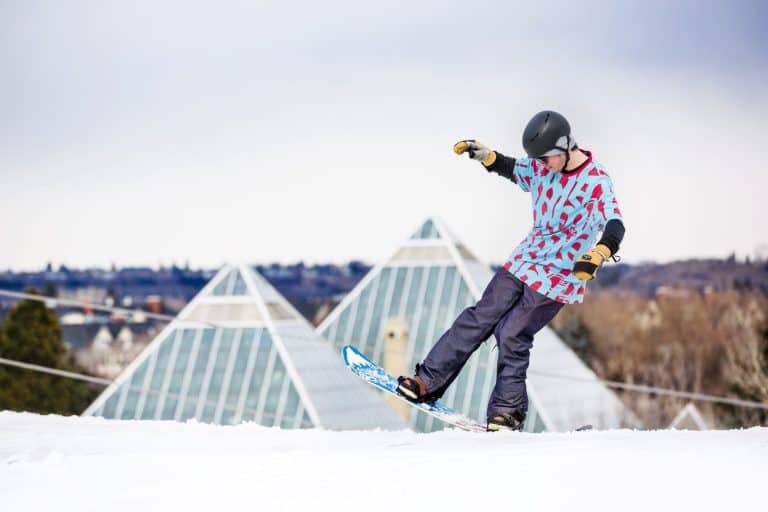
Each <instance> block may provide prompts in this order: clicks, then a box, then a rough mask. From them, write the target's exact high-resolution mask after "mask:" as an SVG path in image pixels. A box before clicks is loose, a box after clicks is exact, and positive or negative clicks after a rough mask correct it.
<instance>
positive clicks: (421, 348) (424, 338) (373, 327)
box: [317, 217, 636, 431]
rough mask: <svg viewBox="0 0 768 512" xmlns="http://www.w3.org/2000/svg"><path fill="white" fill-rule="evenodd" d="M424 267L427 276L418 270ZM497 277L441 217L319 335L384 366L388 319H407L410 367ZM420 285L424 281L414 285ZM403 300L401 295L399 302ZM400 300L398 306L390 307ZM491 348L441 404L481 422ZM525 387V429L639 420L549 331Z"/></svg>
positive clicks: (381, 268) (374, 274)
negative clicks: (526, 400) (361, 352)
mask: <svg viewBox="0 0 768 512" xmlns="http://www.w3.org/2000/svg"><path fill="white" fill-rule="evenodd" d="M419 268H421V269H422V270H421V271H418V270H416V269H419ZM451 269H455V271H452V270H451ZM417 273H418V277H415V276H416V274H417ZM449 274H450V278H448V277H446V276H448V275H449ZM492 276H493V272H492V270H491V268H490V266H488V265H487V264H485V263H483V262H481V261H480V260H479V259H478V258H477V257H475V256H474V255H473V254H472V253H471V252H470V251H469V250H468V249H467V248H466V247H465V246H464V245H463V244H462V243H461V242H460V241H459V240H458V239H457V238H456V237H455V236H454V235H453V234H452V233H451V232H450V231H449V230H448V228H447V227H446V226H445V224H444V223H443V222H442V221H441V220H440V219H439V218H436V217H429V218H427V219H426V220H425V221H423V222H422V223H421V224H420V227H419V228H418V229H416V231H415V232H414V233H413V235H411V237H410V238H408V239H407V240H406V241H405V242H404V243H402V244H401V245H399V246H398V247H397V248H396V249H395V251H394V252H393V254H392V256H390V257H389V258H388V259H387V260H385V261H383V262H381V263H379V264H378V265H376V266H375V267H374V268H373V269H372V270H371V271H370V272H369V273H368V274H367V275H366V276H365V277H364V278H363V279H362V280H361V282H360V283H359V284H358V285H357V286H356V287H355V288H354V289H353V290H352V291H351V292H350V293H349V294H348V295H347V296H346V297H345V298H344V299H343V300H342V302H341V303H340V304H339V305H338V306H337V307H336V308H335V309H334V310H333V311H332V312H331V314H330V315H329V316H328V317H327V318H326V319H324V321H323V322H322V323H321V324H320V325H319V326H318V327H317V332H318V333H319V334H321V335H322V336H323V337H324V338H325V339H327V340H328V342H329V343H331V344H332V345H333V346H334V347H340V346H342V345H345V344H351V345H355V346H357V347H358V348H359V349H360V350H361V351H363V352H364V353H365V354H366V355H367V356H368V357H370V358H371V359H372V360H374V361H380V360H381V355H382V345H383V343H384V335H383V332H381V329H382V328H383V322H384V318H385V317H392V316H400V317H405V318H407V320H408V326H409V332H411V333H412V334H413V336H412V337H411V339H410V340H409V348H408V356H407V357H408V364H409V365H410V367H411V368H412V367H413V366H414V365H415V363H417V362H419V361H420V360H421V359H422V358H423V357H424V356H425V355H426V353H427V351H428V350H429V349H430V348H431V347H432V345H433V344H434V343H435V342H436V341H437V339H438V337H439V336H440V335H441V334H442V333H443V332H444V331H445V329H447V328H448V327H449V326H450V324H451V323H452V322H453V320H454V319H455V317H456V316H457V315H458V314H459V313H460V312H461V310H462V309H464V308H465V307H467V306H470V305H472V304H474V303H475V302H476V301H477V300H479V299H480V296H481V294H482V292H483V290H484V289H485V286H486V285H487V283H488V282H489V281H490V279H491V277H492ZM415 281H419V284H418V285H416V286H414V282H415ZM448 281H450V282H448ZM462 282H463V285H462V284H461V283H462ZM462 292H463V293H462ZM398 295H401V297H400V298H399V299H395V297H396V296H398ZM395 300H398V303H397V307H393V303H394V301H395ZM446 303H447V304H446ZM411 306H414V307H411ZM425 310H428V314H425V313H424V312H425ZM424 326H426V328H425V327H424ZM494 349H495V340H493V339H491V341H490V342H486V343H484V344H483V345H482V346H481V347H480V348H479V349H478V350H477V351H476V352H475V353H474V354H473V355H472V357H471V358H470V359H469V361H468V362H467V364H466V366H465V367H464V369H463V370H462V373H461V374H460V375H459V376H458V377H457V379H456V381H455V382H454V384H452V386H451V388H449V390H448V392H447V393H446V395H445V396H444V397H443V399H442V400H441V401H442V402H444V403H446V404H447V405H449V406H451V407H453V408H455V409H457V410H459V411H461V412H462V413H464V414H466V415H468V416H470V417H473V418H475V419H478V420H479V421H484V420H485V407H486V404H487V399H488V396H489V395H490V391H491V389H492V387H493V384H494V382H495V372H496V351H495V350H494ZM527 385H528V394H529V414H528V418H527V421H526V427H525V429H526V430H527V431H544V430H547V431H567V430H571V429H573V428H576V427H578V426H580V425H582V424H585V423H590V424H592V425H594V426H596V427H599V428H614V427H619V426H623V425H625V424H634V422H635V421H636V419H635V418H634V416H633V415H632V414H631V413H630V412H629V411H628V410H627V409H626V408H625V407H624V406H623V404H622V403H621V401H620V400H619V399H618V398H617V397H616V396H615V395H614V393H613V392H611V391H610V390H609V389H608V388H606V387H605V386H604V385H603V384H602V383H601V382H600V381H599V379H598V378H597V376H596V375H595V374H594V372H592V371H591V370H590V369H589V368H588V367H587V366H586V365H584V364H583V363H582V362H581V361H580V360H579V359H578V357H577V356H576V355H575V354H574V353H573V351H571V350H570V349H569V348H568V347H567V346H566V345H565V344H564V343H563V342H562V340H560V338H559V337H558V336H557V335H556V334H555V333H554V331H552V330H551V329H550V328H549V327H545V328H544V329H543V330H542V331H540V332H539V333H538V334H537V335H536V338H535V342H534V349H533V350H532V352H531V364H530V369H529V373H528V381H527ZM411 425H412V426H413V427H414V428H415V429H416V430H420V431H432V430H436V429H439V428H442V425H440V424H439V422H436V421H434V420H433V419H432V418H431V417H429V416H427V415H425V414H422V413H419V414H417V415H414V416H412V418H411Z"/></svg>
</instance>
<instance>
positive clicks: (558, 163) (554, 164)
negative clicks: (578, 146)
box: [540, 153, 565, 172]
mask: <svg viewBox="0 0 768 512" xmlns="http://www.w3.org/2000/svg"><path fill="white" fill-rule="evenodd" d="M540 160H541V161H542V162H544V166H545V167H546V168H547V169H549V170H550V171H551V172H560V171H562V170H563V167H565V153H563V154H562V155H554V156H543V157H541V158H540Z"/></svg>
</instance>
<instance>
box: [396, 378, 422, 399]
mask: <svg viewBox="0 0 768 512" xmlns="http://www.w3.org/2000/svg"><path fill="white" fill-rule="evenodd" d="M397 392H398V393H400V394H401V395H403V396H404V397H405V398H407V399H408V400H410V401H411V402H416V403H420V402H426V401H427V398H428V396H427V385H426V384H425V383H424V381H423V380H422V379H421V377H419V376H413V377H403V376H400V377H398V378H397Z"/></svg>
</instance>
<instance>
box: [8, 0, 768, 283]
mask: <svg viewBox="0 0 768 512" xmlns="http://www.w3.org/2000/svg"><path fill="white" fill-rule="evenodd" d="M381 4H382V5H380V6H377V7H374V6H372V5H371V3H370V2H335V1H324V2H287V1H280V2H263V1H262V2H225V1H216V2H194V1H189V0H185V1H166V2H159V1H131V2H109V1H92V2H82V1H68V2H55V1H50V2H38V1H15V2H12V1H3V0H0V48H1V49H2V52H1V53H0V269H5V268H12V269H17V270H20V269H36V268H39V267H41V266H43V265H44V264H45V263H46V262H49V261H50V262H53V263H54V265H58V264H61V263H64V264H67V265H72V266H90V265H98V266H104V265H109V264H111V263H113V262H114V263H116V264H117V265H120V266H122V265H151V266H157V265H161V264H163V265H168V264H170V263H173V262H175V263H185V262H187V261H188V262H189V263H190V264H192V265H193V266H217V265H220V264H222V263H224V262H238V261H246V262H254V263H259V262H270V261H283V262H293V261H297V260H304V261H307V262H324V261H330V262H342V261H348V260H350V259H362V260H366V261H369V262H372V263H375V262H377V261H379V260H381V259H383V258H386V257H387V256H389V254H390V253H391V251H392V249H393V248H394V245H396V244H397V243H399V242H400V241H401V240H402V239H403V238H405V237H407V236H408V235H409V234H410V232H411V231H412V230H413V229H415V228H416V227H417V225H418V224H419V223H420V221H421V220H422V219H423V218H424V217H426V216H428V215H438V216H440V217H441V218H442V219H443V220H444V221H445V222H446V223H447V224H448V226H449V227H451V228H452V230H453V231H454V232H455V233H456V234H457V235H458V236H459V237H460V238H462V239H463V240H464V241H465V243H466V244H467V246H469V248H470V249H472V250H473V251H474V252H476V253H478V254H479V255H480V256H481V257H482V258H483V259H485V260H486V261H489V262H502V261H503V260H504V259H505V258H506V257H507V255H508V254H509V253H510V252H511V251H512V250H513V249H514V247H515V245H516V244H517V243H518V242H519V241H520V240H521V239H522V238H523V237H524V236H525V234H526V233H527V231H528V229H529V228H530V226H531V219H532V215H531V207H530V199H529V196H528V195H527V194H525V193H523V192H522V191H521V190H520V189H518V188H517V187H516V186H515V185H513V184H512V183H511V182H507V181H505V180H503V179H501V178H499V177H498V176H495V175H489V174H487V173H486V172H485V171H484V170H483V169H482V167H481V166H480V165H479V164H477V163H475V162H471V161H469V160H468V159H466V157H463V158H461V157H458V156H456V155H454V154H453V153H452V151H451V147H452V145H453V143H454V142H456V141H457V140H459V139H464V138H475V139H478V140H480V141H482V142H484V143H485V144H486V145H489V146H491V147H493V148H495V149H498V150H500V151H502V152H504V153H505V154H508V155H512V156H515V155H521V154H522V145H521V133H522V130H523V127H524V126H525V123H526V122H527V121H528V119H529V118H530V116H531V115H533V114H534V113H536V112H537V111H539V110H543V109H554V110H558V111H560V112H561V113H563V114H565V115H566V116H567V117H568V118H569V120H570V121H571V126H572V128H573V133H574V135H575V137H576V139H577V140H578V142H579V143H580V145H581V146H582V147H584V148H587V149H590V150H592V151H593V153H594V155H595V158H596V159H597V160H598V161H600V162H601V163H602V164H603V165H605V166H606V167H607V169H608V171H609V173H610V175H611V177H612V178H613V181H614V185H615V189H616V195H617V198H618V200H619V203H620V205H621V207H622V210H623V213H624V219H625V224H626V228H627V233H626V237H625V242H624V244H623V246H622V251H621V254H622V256H623V258H624V261H626V262H630V263H636V262H641V261H660V262H664V261H671V260H676V259H682V258H692V257H723V256H726V255H728V254H729V253H731V252H732V251H735V252H736V253H737V255H741V256H745V255H751V254H753V253H754V252H755V250H756V249H757V248H758V247H760V246H765V245H766V244H768V228H766V227H765V226H764V223H765V219H766V218H768V206H767V205H768V199H766V196H767V195H768V171H766V167H767V165H768V164H766V162H765V159H766V156H765V155H767V154H768V151H767V150H766V141H767V140H768V137H767V135H768V128H766V127H767V126H768V124H767V123H766V120H767V119H768V87H767V86H766V78H768V35H767V34H766V30H765V22H766V20H768V7H766V6H768V4H766V3H765V2H760V1H754V2H748V1H731V2H725V1H723V2H706V1H690V2H687V1H651V2H649V1H647V0H645V1H636V2H635V1H633V2H602V1H596V2H578V4H574V3H573V2H530V1H527V2H510V1H499V2H482V1H473V2H450V1H439V2H438V1H434V2H431V1H430V2H415V1H413V2H402V3H399V2H392V1H389V2H381ZM574 5H578V9H576V8H574V7H573V6H574Z"/></svg>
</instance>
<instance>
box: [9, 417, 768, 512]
mask: <svg viewBox="0 0 768 512" xmlns="http://www.w3.org/2000/svg"><path fill="white" fill-rule="evenodd" d="M766 482H768V428H752V429H748V430H732V431H709V432H685V431H630V430H613V431H604V432H598V431H587V432H573V433H558V434H556V433H545V434H526V433H512V432H502V433H493V434H489V433H471V432H464V431H456V430H449V431H442V432H437V433H432V434H417V433H413V432H410V431H398V432H387V431H366V432H362V431H358V432H331V431H321V430H280V429H277V428H266V427H262V426H259V425H255V424H243V425H238V426H230V427H225V426H214V425H206V424H200V423H194V422H192V423H174V422H146V421H115V420H104V419H101V418H80V417H61V416H39V415H34V414H27V413H24V414H19V413H12V412H0V508H2V510H9V511H11V510H24V511H27V512H30V511H66V510H77V511H84V510H93V511H100V512H103V511H106V510H109V511H112V510H131V511H135V510H141V511H150V510H163V511H170V510H183V511H185V512H186V511H193V510H206V511H212V510H216V511H226V510H254V511H256V510H260V511H261V510H270V511H271V510H291V511H293V510H333V511H339V510H357V511H373V510H388V511H403V510H420V511H425V510H477V511H481V510H515V511H516V510H521V511H533V510H536V511H558V512H561V511H563V510H568V511H579V510H588V511H602V510H605V511H611V512H615V511H616V510H621V511H626V510H638V511H644V512H648V511H651V510H696V511H701V510H718V511H721V510H768V488H766Z"/></svg>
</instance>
